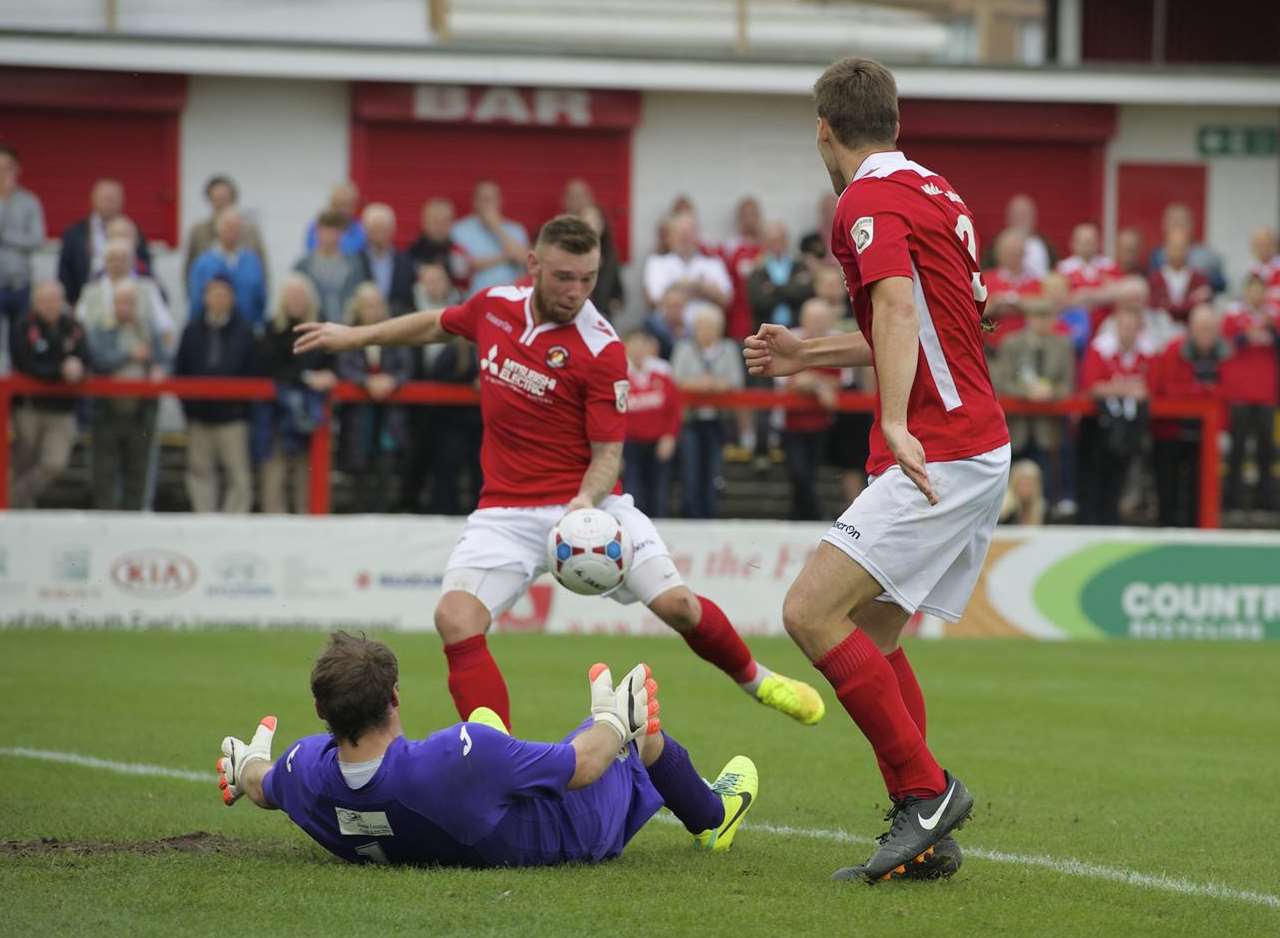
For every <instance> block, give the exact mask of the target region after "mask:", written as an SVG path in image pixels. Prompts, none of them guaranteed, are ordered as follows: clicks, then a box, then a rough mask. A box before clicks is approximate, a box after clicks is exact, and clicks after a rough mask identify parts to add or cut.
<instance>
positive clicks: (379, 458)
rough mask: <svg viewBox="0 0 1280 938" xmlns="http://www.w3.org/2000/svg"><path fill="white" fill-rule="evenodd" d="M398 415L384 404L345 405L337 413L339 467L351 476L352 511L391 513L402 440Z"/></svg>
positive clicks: (398, 412)
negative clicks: (339, 428)
mask: <svg viewBox="0 0 1280 938" xmlns="http://www.w3.org/2000/svg"><path fill="white" fill-rule="evenodd" d="M401 418H402V414H401V412H400V409H399V408H398V407H394V406H390V405H385V404H348V405H347V406H346V407H344V408H343V410H342V412H341V434H340V436H339V440H338V446H339V453H340V464H341V466H342V469H343V471H344V472H346V473H347V474H348V475H349V476H351V481H352V493H353V496H354V498H353V504H352V510H354V511H358V512H372V513H375V514H382V513H384V512H387V511H390V510H391V505H392V504H393V501H394V499H393V493H394V491H395V486H394V485H393V484H392V480H393V479H394V478H395V477H396V470H397V468H398V466H397V463H398V460H399V455H400V449H401V444H402V438H403V432H402V431H403V426H404V425H403V423H402V420H401Z"/></svg>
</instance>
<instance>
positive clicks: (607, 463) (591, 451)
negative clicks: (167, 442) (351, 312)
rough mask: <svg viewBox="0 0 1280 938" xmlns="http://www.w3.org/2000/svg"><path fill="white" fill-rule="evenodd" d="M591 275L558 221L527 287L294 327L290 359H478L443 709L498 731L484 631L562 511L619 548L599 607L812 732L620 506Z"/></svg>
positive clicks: (809, 692)
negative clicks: (471, 485) (491, 723)
mask: <svg viewBox="0 0 1280 938" xmlns="http://www.w3.org/2000/svg"><path fill="white" fill-rule="evenodd" d="M599 267H600V246H599V240H598V239H597V237H596V234H595V232H594V231H593V230H592V229H591V227H590V226H588V225H587V224H586V223H585V222H583V221H581V220H580V219H578V218H576V217H574V216H569V215H561V216H559V217H557V218H554V219H552V220H551V221H549V222H548V223H547V224H546V225H544V226H543V228H542V231H541V232H540V233H539V235H538V240H537V243H536V244H535V246H534V249H533V250H532V251H531V252H530V253H529V272H530V275H531V277H532V280H533V283H532V285H531V286H528V287H516V286H498V287H491V288H489V289H488V290H484V291H481V292H480V293H478V294H476V295H475V296H473V297H472V298H471V299H469V300H468V301H467V302H466V303H464V304H462V305H460V306H451V307H449V308H448V309H445V310H426V311H423V312H417V313H411V314H409V315H407V316H399V317H397V318H395V319H390V320H387V321H386V322H382V323H378V324H376V325H372V326H360V327H354V328H353V327H348V326H343V325H339V324H337V323H323V324H321V323H308V324H306V328H300V329H298V330H297V331H298V332H299V333H300V335H299V337H298V340H297V342H296V343H295V346H294V350H295V351H296V352H299V353H302V352H306V351H309V350H311V349H323V350H325V351H328V352H335V353H336V352H339V351H343V350H346V349H354V348H360V347H362V346H366V345H423V344H427V343H431V342H443V341H447V340H448V339H450V338H451V337H452V336H462V337H464V338H467V339H470V340H471V341H473V342H475V343H476V346H477V347H478V351H479V353H480V411H481V415H482V417H483V419H484V439H483V442H482V444H481V448H480V463H481V468H482V469H483V472H484V487H483V489H482V490H481V493H480V506H479V509H478V510H477V511H475V512H473V513H472V514H471V516H470V517H469V518H468V519H467V523H466V527H465V528H464V529H463V532H462V535H461V536H460V537H459V538H458V542H457V544H456V546H455V547H454V550H453V553H452V554H451V555H450V557H449V561H448V563H447V564H446V569H445V573H444V582H443V591H444V595H443V596H442V597H441V599H440V602H439V604H438V605H437V606H436V610H435V625H436V630H437V631H439V633H440V637H441V638H442V639H443V640H444V653H445V656H446V658H447V659H448V662H449V692H450V693H451V694H452V695H453V700H454V704H455V705H456V706H457V708H458V713H459V715H460V716H462V717H463V719H466V717H467V716H468V715H469V714H470V713H471V712H472V711H473V710H475V709H476V708H477V707H481V706H484V707H489V708H490V709H492V710H494V711H496V712H497V713H498V714H499V715H500V716H501V717H502V720H503V722H504V723H506V725H507V726H508V728H509V727H510V726H511V716H510V710H511V707H510V702H509V698H508V695H507V685H506V682H505V681H504V680H503V678H502V672H501V671H499V670H498V665H497V663H496V662H495V661H494V660H493V656H492V655H491V654H490V653H489V649H488V646H487V643H486V641H485V633H486V632H487V631H488V629H489V626H490V625H491V624H492V623H493V620H494V619H495V618H497V617H498V616H499V615H501V614H502V613H503V612H505V611H506V610H508V609H510V608H511V607H512V606H513V605H514V604H515V602H516V601H517V600H518V599H519V598H520V597H521V596H523V595H524V593H525V591H526V590H528V588H529V586H530V584H531V583H532V582H533V581H534V580H535V579H536V578H537V577H538V576H540V575H541V574H542V573H544V572H545V571H546V560H545V557H546V542H547V535H548V533H549V532H550V530H551V528H552V527H553V526H554V525H555V523H556V522H557V521H558V520H559V519H560V518H561V517H562V516H563V515H564V514H565V512H567V511H572V510H574V509H576V508H586V507H591V506H595V505H598V506H599V507H601V508H603V509H604V510H605V511H608V512H609V513H610V514H612V515H614V516H615V517H616V518H617V519H618V520H619V521H620V522H621V523H622V525H623V526H624V527H625V528H626V529H627V532H628V534H630V536H631V541H632V544H634V545H635V554H634V558H633V560H632V564H631V569H630V570H629V571H628V573H627V576H626V579H624V580H623V583H622V586H621V587H620V588H619V589H617V590H616V591H614V592H613V593H611V594H610V598H611V599H614V600H615V601H617V602H621V603H632V602H642V603H644V604H645V605H646V606H648V607H649V610H650V611H651V612H652V613H653V614H654V615H655V616H657V617H658V618H659V619H661V620H662V621H663V622H665V623H666V624H667V625H669V626H671V628H673V629H675V630H676V631H677V632H679V633H680V635H681V636H682V637H683V638H684V640H685V641H686V642H688V644H689V646H690V647H691V648H692V649H693V650H694V652H695V653H696V654H698V655H699V656H700V657H702V658H703V659H705V660H707V661H709V662H711V663H712V664H714V665H716V666H717V667H718V668H720V669H721V670H722V671H724V672H725V673H726V674H728V675H729V676H730V677H731V678H732V679H733V680H734V681H736V682H737V683H738V685H739V686H741V687H742V688H743V689H744V690H745V691H747V692H748V693H750V694H751V695H752V696H754V697H755V698H756V699H758V700H759V701H761V702H762V703H765V704H767V705H768V706H771V707H773V708H774V709H776V710H780V711H782V712H783V713H786V714H787V715H789V716H791V717H793V718H795V719H796V720H799V721H800V722H802V723H806V724H812V723H816V722H817V721H818V720H819V719H821V718H822V714H823V703H822V698H821V697H820V696H819V695H818V693H817V691H815V690H814V689H813V688H812V687H810V686H809V685H807V684H804V683H801V682H800V681H793V680H791V679H789V678H786V677H783V676H782V675H780V674H775V673H773V672H772V671H770V670H769V669H768V668H766V667H764V666H763V665H761V664H759V663H758V662H757V661H756V660H755V659H754V658H753V657H752V655H751V652H750V650H748V648H747V646H746V644H745V643H744V642H743V641H742V638H741V637H740V636H739V635H738V633H737V632H736V631H735V630H734V628H733V626H732V625H731V624H730V623H729V620H728V619H727V618H726V617H725V614H724V612H722V611H721V609H720V607H719V606H717V605H716V604H715V603H714V602H712V601H711V600H709V599H707V598H706V597H705V596H698V595H696V594H694V593H693V591H692V590H690V589H689V588H688V587H687V586H685V585H684V583H683V581H682V580H681V578H680V574H679V573H678V572H677V571H676V566H675V563H674V562H673V561H672V559H671V555H670V553H669V552H668V550H667V547H666V545H665V544H664V543H663V541H662V538H661V537H660V536H659V535H658V532H657V529H655V528H654V526H653V522H652V521H650V520H649V518H648V517H647V516H646V515H645V514H644V513H642V512H641V511H639V510H638V509H637V508H636V507H635V505H634V504H633V502H632V499H631V496H629V495H623V494H622V488H621V486H620V485H619V484H618V473H619V470H620V469H621V464H622V445H623V440H624V438H625V436H626V415H627V396H628V393H629V386H628V382H627V358H626V354H625V352H624V351H623V346H622V342H621V341H619V339H618V336H617V333H615V332H614V331H613V327H612V326H611V325H609V321H608V320H607V319H605V318H604V317H603V316H602V315H601V314H600V313H599V312H598V311H597V310H596V308H595V307H594V306H593V305H592V304H591V301H590V300H589V299H588V297H590V295H591V291H592V289H593V288H594V287H595V283H596V275H597V272H598V270H599Z"/></svg>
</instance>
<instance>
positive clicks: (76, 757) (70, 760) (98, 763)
mask: <svg viewBox="0 0 1280 938" xmlns="http://www.w3.org/2000/svg"><path fill="white" fill-rule="evenodd" d="M0 756H16V757H18V758H19V759H39V760H40V761H42V762H64V763H66V764H68V765H82V766H84V767H85V768H87V769H106V770H107V771H108V772H119V773H120V774H121V775H157V776H159V777H161V778H180V779H182V780H183V781H184V782H213V781H214V780H215V779H216V778H217V776H216V775H214V773H213V770H212V769H210V770H209V771H208V772H192V771H189V770H188V769H170V768H166V767H165V766H163V765H147V764H146V763H145V762H116V761H115V760H114V759H99V758H97V757H95V756H82V755H80V753H78V752H53V751H51V750H48V749H28V748H26V747H25V746H13V747H8V746H6V747H4V748H0Z"/></svg>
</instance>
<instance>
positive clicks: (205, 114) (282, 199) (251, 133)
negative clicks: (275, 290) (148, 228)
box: [180, 75, 350, 285]
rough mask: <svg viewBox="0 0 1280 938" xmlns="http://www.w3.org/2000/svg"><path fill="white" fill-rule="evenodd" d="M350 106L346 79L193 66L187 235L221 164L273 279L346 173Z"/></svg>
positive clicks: (185, 189) (184, 179)
mask: <svg viewBox="0 0 1280 938" xmlns="http://www.w3.org/2000/svg"><path fill="white" fill-rule="evenodd" d="M349 111H350V91H349V89H348V85H347V83H346V82H338V81H290V80H282V79H265V78H226V77H215V76H204V75H193V76H191V78H190V79H189V81H188V84H187V106H186V110H185V111H184V112H183V115H182V146H181V164H180V165H181V172H180V178H181V183H182V211H181V224H182V234H183V237H185V236H186V230H187V228H189V227H190V226H191V224H192V223H194V222H196V221H200V220H201V219H204V218H207V217H208V214H209V206H208V204H207V203H206V202H205V200H204V184H205V180H207V179H208V178H209V177H210V176H212V175H213V174H215V173H226V174H228V175H230V176H231V177H232V178H234V179H235V180H236V183H237V185H238V186H239V188H240V204H241V206H242V207H243V208H244V209H246V210H247V211H248V212H249V213H250V214H251V216H252V217H253V218H254V219H255V220H256V221H257V223H258V224H259V225H260V226H261V227H262V234H263V237H264V239H265V240H266V247H267V253H268V260H269V262H270V265H271V269H270V271H269V273H270V276H271V283H272V284H273V285H274V284H279V283H280V280H281V278H282V277H283V276H284V275H285V274H287V273H288V272H289V269H290V268H291V267H292V266H293V263H294V261H296V260H297V259H298V256H299V255H300V254H301V252H302V235H303V231H304V229H305V228H306V226H307V223H308V222H309V221H310V220H311V219H312V218H314V217H315V215H316V212H318V211H319V210H320V208H322V207H323V205H324V203H325V201H326V199H327V198H328V195H329V188H330V187H331V186H332V185H333V184H334V183H335V182H337V181H338V180H341V179H345V178H346V175H347V164H348V150H349V147H350V124H349ZM183 247H184V248H185V245H183Z"/></svg>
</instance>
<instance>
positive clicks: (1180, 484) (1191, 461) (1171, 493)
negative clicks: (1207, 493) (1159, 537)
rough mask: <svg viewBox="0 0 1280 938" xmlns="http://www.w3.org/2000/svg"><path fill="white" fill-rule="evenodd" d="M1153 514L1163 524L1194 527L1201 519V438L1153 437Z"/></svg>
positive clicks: (1175, 526)
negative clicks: (1156, 438) (1154, 486)
mask: <svg viewBox="0 0 1280 938" xmlns="http://www.w3.org/2000/svg"><path fill="white" fill-rule="evenodd" d="M1153 452H1154V455H1155V470H1156V517H1157V520H1158V523H1159V525H1160V526H1161V527H1162V528H1194V527H1196V526H1197V525H1199V523H1200V502H1199V497H1200V442H1199V440H1196V439H1177V440H1156V441H1155V445H1154V447H1153Z"/></svg>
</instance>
